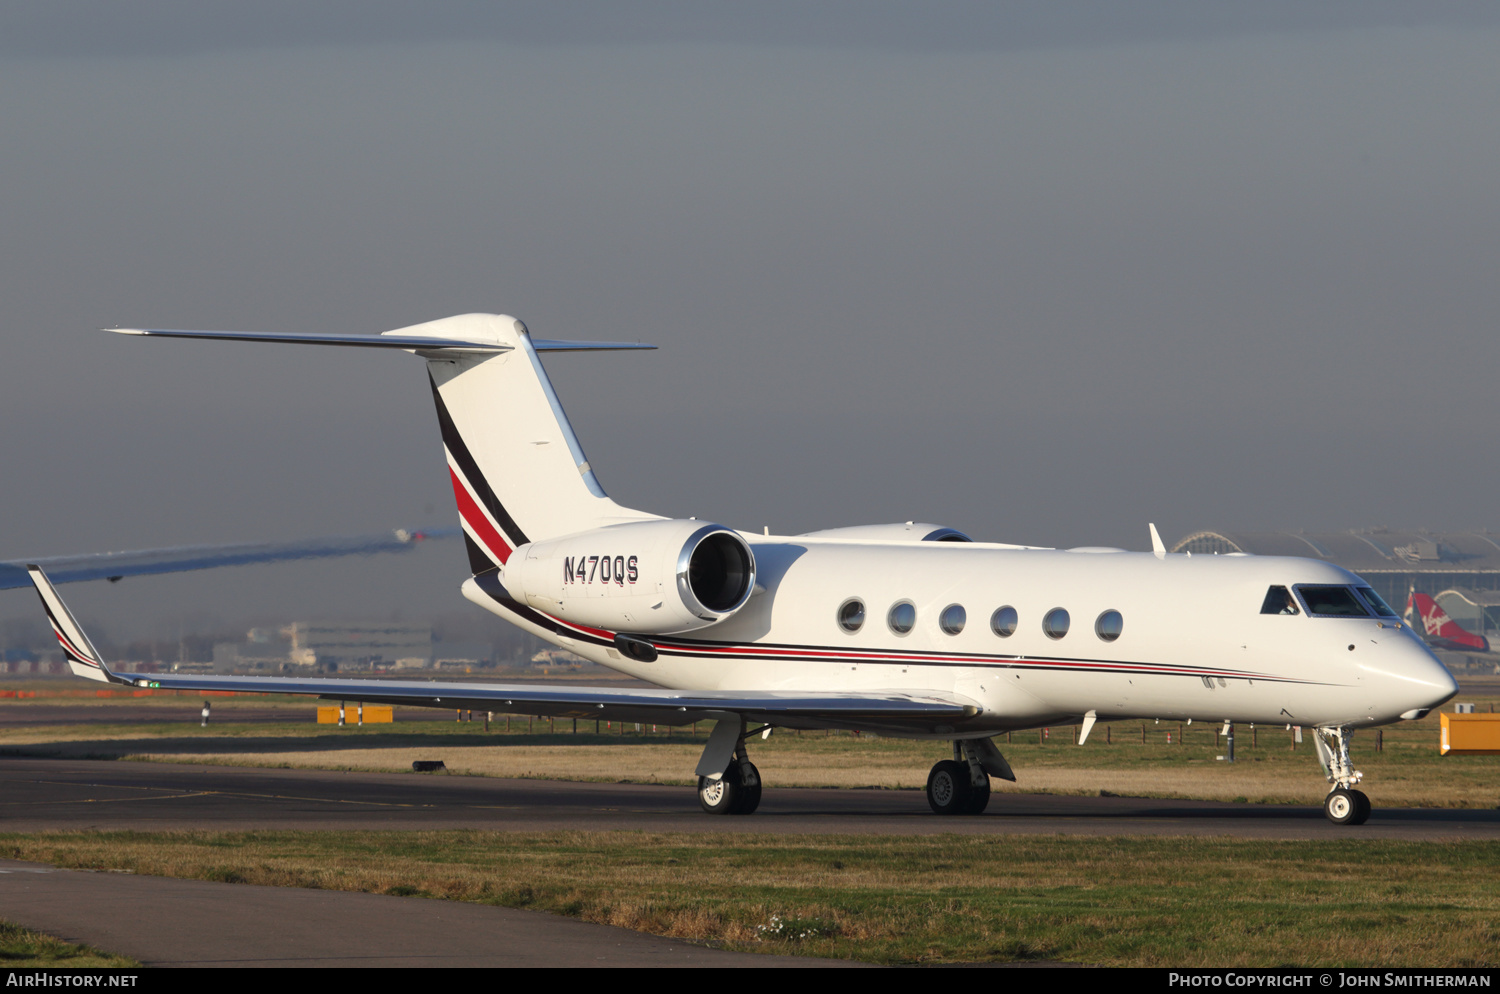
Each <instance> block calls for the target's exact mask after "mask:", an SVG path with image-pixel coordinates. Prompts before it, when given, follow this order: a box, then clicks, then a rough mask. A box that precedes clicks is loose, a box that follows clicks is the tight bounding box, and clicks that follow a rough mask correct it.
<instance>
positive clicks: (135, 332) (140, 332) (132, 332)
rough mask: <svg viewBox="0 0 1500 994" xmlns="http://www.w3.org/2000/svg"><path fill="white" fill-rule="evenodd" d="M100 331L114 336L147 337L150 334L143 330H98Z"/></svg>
mask: <svg viewBox="0 0 1500 994" xmlns="http://www.w3.org/2000/svg"><path fill="white" fill-rule="evenodd" d="M99 330H100V331H108V332H111V333H112V334H116V335H149V334H151V332H149V331H147V330H146V329H145V328H100V329H99Z"/></svg>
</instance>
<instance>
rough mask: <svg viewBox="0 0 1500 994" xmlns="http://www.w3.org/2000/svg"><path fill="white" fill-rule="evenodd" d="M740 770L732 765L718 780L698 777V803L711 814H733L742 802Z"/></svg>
mask: <svg viewBox="0 0 1500 994" xmlns="http://www.w3.org/2000/svg"><path fill="white" fill-rule="evenodd" d="M742 793H743V791H742V790H741V788H740V771H739V768H738V767H736V766H731V767H730V768H729V769H727V770H725V771H724V775H723V776H722V777H720V778H719V779H717V780H710V779H709V778H708V777H699V778H698V804H699V805H701V806H702V808H703V810H704V811H707V812H708V813H709V814H711V815H732V814H736V813H737V808H738V807H739V804H740V795H741V794H742Z"/></svg>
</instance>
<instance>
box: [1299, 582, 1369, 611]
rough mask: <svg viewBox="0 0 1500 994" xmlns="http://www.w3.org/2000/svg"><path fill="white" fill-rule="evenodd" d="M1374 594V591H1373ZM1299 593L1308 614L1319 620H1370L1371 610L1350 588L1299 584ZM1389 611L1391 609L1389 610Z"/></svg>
mask: <svg viewBox="0 0 1500 994" xmlns="http://www.w3.org/2000/svg"><path fill="white" fill-rule="evenodd" d="M1371 592H1372V593H1373V591H1371ZM1297 593H1298V594H1300V595H1301V597H1302V603H1304V604H1306V605H1307V613H1308V614H1310V615H1313V616H1314V617H1318V618H1368V617H1369V616H1370V609H1369V608H1367V607H1365V602H1364V601H1362V600H1360V599H1359V598H1358V597H1356V596H1355V595H1354V591H1353V589H1352V588H1349V587H1325V586H1322V585H1321V584H1320V585H1313V584H1298V585H1297ZM1387 610H1389V608H1387Z"/></svg>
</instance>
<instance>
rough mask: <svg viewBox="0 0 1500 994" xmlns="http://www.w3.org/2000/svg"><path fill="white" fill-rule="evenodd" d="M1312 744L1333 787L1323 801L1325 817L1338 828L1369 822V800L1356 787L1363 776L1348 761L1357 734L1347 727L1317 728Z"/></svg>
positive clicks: (1314, 730)
mask: <svg viewBox="0 0 1500 994" xmlns="http://www.w3.org/2000/svg"><path fill="white" fill-rule="evenodd" d="M1313 733H1314V738H1313V742H1314V743H1315V744H1316V745H1317V747H1318V762H1320V763H1322V764H1323V773H1324V775H1325V776H1326V777H1327V778H1328V782H1329V783H1330V784H1332V785H1333V786H1332V787H1330V788H1329V791H1328V796H1327V797H1325V798H1323V814H1324V815H1326V816H1327V817H1328V820H1329V821H1331V822H1333V823H1334V824H1335V825H1363V824H1364V823H1365V822H1366V821H1369V819H1370V799H1369V798H1368V797H1366V796H1365V792H1364V791H1362V790H1359V789H1358V788H1357V787H1356V786H1355V785H1356V784H1358V783H1359V782H1360V780H1362V779H1364V774H1363V773H1361V772H1359V771H1358V770H1356V769H1355V768H1354V763H1353V762H1352V761H1351V760H1350V759H1349V737H1350V736H1351V735H1353V734H1354V730H1353V729H1352V728H1350V727H1349V726H1347V725H1343V726H1339V727H1333V728H1314V729H1313Z"/></svg>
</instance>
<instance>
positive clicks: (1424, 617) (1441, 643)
mask: <svg viewBox="0 0 1500 994" xmlns="http://www.w3.org/2000/svg"><path fill="white" fill-rule="evenodd" d="M1414 610H1415V612H1416V614H1417V620H1415V621H1414V620H1412V618H1411V615H1412V612H1413V611H1414ZM1406 615H1407V620H1408V621H1411V623H1412V625H1413V626H1415V625H1416V624H1417V621H1420V622H1421V625H1422V631H1423V632H1424V633H1426V635H1427V641H1429V642H1431V643H1432V644H1433V645H1435V646H1437V647H1439V648H1442V649H1452V650H1454V651H1456V652H1463V651H1465V650H1469V651H1472V652H1489V651H1490V643H1489V639H1486V638H1485V637H1484V636H1482V635H1475V634H1474V633H1473V632H1471V631H1469V630H1468V629H1466V628H1464V627H1463V626H1462V625H1460V624H1459V623H1458V622H1456V621H1454V620H1453V619H1452V618H1450V617H1448V612H1447V611H1444V610H1443V608H1442V606H1441V605H1440V604H1438V602H1437V601H1435V600H1433V599H1432V598H1431V597H1429V596H1428V595H1426V594H1422V593H1418V592H1417V591H1416V590H1415V589H1413V590H1412V591H1411V592H1410V593H1408V594H1407V597H1406Z"/></svg>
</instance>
